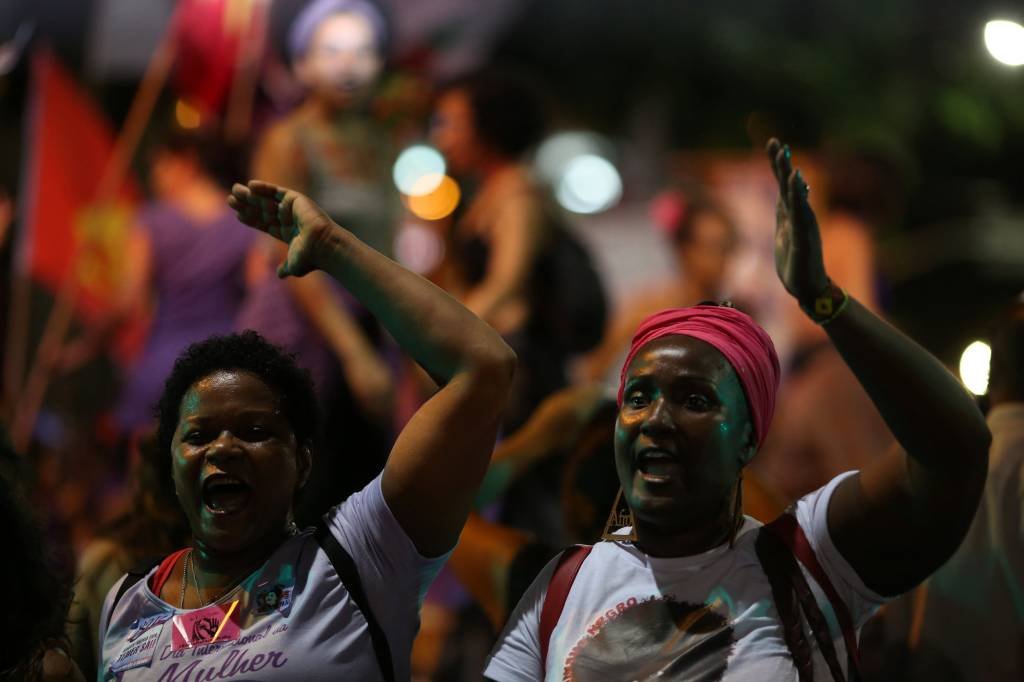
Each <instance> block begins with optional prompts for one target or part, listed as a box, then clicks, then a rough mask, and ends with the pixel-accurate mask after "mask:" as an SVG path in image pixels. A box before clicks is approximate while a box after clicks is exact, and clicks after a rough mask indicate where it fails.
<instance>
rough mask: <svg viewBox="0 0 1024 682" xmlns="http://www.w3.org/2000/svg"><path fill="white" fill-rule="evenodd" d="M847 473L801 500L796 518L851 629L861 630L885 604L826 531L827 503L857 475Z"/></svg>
mask: <svg viewBox="0 0 1024 682" xmlns="http://www.w3.org/2000/svg"><path fill="white" fill-rule="evenodd" d="M856 473H857V472H856V471H847V472H846V473H843V474H840V475H838V476H836V477H835V478H833V479H832V480H831V481H829V482H828V484H827V485H825V487H824V488H819V489H818V490H815V491H814V492H812V493H809V494H807V495H805V496H804V497H802V498H800V500H799V501H798V502H797V504H796V519H797V522H798V523H799V524H800V527H801V528H803V530H804V533H805V534H806V535H807V540H808V542H809V543H810V545H811V549H813V550H814V554H815V555H816V556H817V558H818V563H820V564H821V567H822V568H823V569H824V570H825V573H826V574H827V575H828V578H829V580H831V581H832V585H833V586H834V587H835V588H836V592H838V593H839V596H840V597H841V598H842V600H843V601H844V602H846V607H847V608H848V609H849V610H850V616H851V617H852V618H853V623H854V626H855V627H857V628H860V627H861V626H862V625H864V623H865V622H867V620H868V619H869V618H871V616H873V615H874V613H875V612H876V611H877V610H878V607H880V606H881V605H882V604H884V603H885V602H886V601H888V600H887V599H886V598H885V597H883V596H882V595H880V594H878V593H877V592H875V591H874V590H872V589H871V588H869V587H868V586H867V585H865V584H864V581H863V580H861V578H860V576H859V575H857V572H856V571H854V570H853V567H852V566H850V564H849V562H847V561H846V558H845V557H843V555H842V554H840V553H839V550H838V549H836V546H835V544H833V542H832V535H831V534H830V533H829V530H828V504H829V501H830V500H831V499H832V493H834V492H835V489H836V488H837V487H838V486H839V484H840V483H841V482H842V481H843V480H844V479H846V478H848V477H850V476H853V475H854V474H856Z"/></svg>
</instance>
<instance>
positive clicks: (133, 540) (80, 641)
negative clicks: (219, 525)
mask: <svg viewBox="0 0 1024 682" xmlns="http://www.w3.org/2000/svg"><path fill="white" fill-rule="evenodd" d="M135 454H136V456H135V457H134V467H135V469H134V472H133V475H132V476H131V479H132V498H131V503H130V506H129V508H128V510H127V511H126V512H125V513H124V514H122V515H121V516H119V517H118V518H117V519H115V520H113V521H112V522H110V523H109V524H107V525H106V526H105V527H102V528H100V529H99V530H98V532H97V534H96V537H95V538H94V539H93V540H92V542H90V543H89V544H88V545H87V546H86V547H85V549H84V550H83V551H82V552H81V554H80V556H79V558H78V568H77V571H76V572H77V578H76V580H75V595H74V601H73V602H72V604H71V611H70V615H69V618H68V621H69V626H68V635H69V637H70V639H71V646H72V656H73V658H74V659H75V661H76V663H77V664H78V667H79V668H81V670H82V671H83V672H84V673H85V675H86V676H87V677H88V678H90V679H95V678H96V673H97V665H96V651H97V649H98V643H97V641H96V633H97V632H99V626H100V614H101V613H102V611H103V601H104V599H105V598H106V596H107V592H108V591H109V590H110V588H111V587H113V585H114V584H115V583H116V582H117V581H118V580H119V579H120V578H121V576H123V575H124V574H125V573H127V572H128V571H129V570H130V569H133V568H136V567H138V566H141V565H143V564H144V563H145V562H146V561H147V560H152V559H154V558H158V557H163V556H166V555H168V554H170V553H171V552H173V551H174V550H176V549H177V548H179V547H181V546H183V545H185V544H187V543H188V540H189V528H188V520H187V519H186V518H185V515H184V514H183V513H182V511H181V506H180V505H179V504H178V499H177V497H176V496H175V492H174V482H173V480H172V478H171V460H170V458H169V457H167V455H166V453H165V452H163V451H161V450H160V448H158V447H157V442H156V433H155V432H149V433H147V434H144V435H142V436H141V437H140V438H138V439H137V441H136V444H135Z"/></svg>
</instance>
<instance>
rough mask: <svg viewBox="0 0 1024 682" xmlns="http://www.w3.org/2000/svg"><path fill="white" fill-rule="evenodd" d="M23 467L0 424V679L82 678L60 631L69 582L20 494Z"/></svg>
mask: <svg viewBox="0 0 1024 682" xmlns="http://www.w3.org/2000/svg"><path fill="white" fill-rule="evenodd" d="M21 467H22V462H21V457H20V456H19V455H18V454H16V453H15V452H14V450H13V448H12V447H11V445H10V442H9V441H8V439H7V433H6V429H2V428H0V521H2V523H3V527H4V531H5V532H4V549H5V552H6V556H5V558H4V560H3V561H2V562H0V580H3V584H4V585H6V586H7V587H8V589H7V590H6V594H5V595H4V609H3V615H2V616H0V624H2V628H0V638H2V639H0V642H2V646H0V680H2V681H3V682H79V681H84V680H85V677H84V676H83V675H82V672H81V671H80V670H79V669H78V667H77V666H76V665H75V663H74V661H73V660H72V658H71V655H70V651H71V646H70V643H69V642H68V639H67V635H66V634H65V632H64V629H65V627H66V625H67V622H68V619H67V616H68V606H69V604H70V602H71V585H70V582H69V581H68V580H67V579H65V578H63V577H62V576H61V574H60V572H59V569H58V568H57V565H56V562H55V561H54V558H53V556H52V552H51V550H50V547H49V543H48V542H47V539H46V537H45V536H44V535H43V533H42V530H41V529H40V527H39V522H38V521H37V520H36V518H35V517H34V515H33V513H32V511H31V508H30V507H29V504H28V500H27V499H26V498H25V496H24V490H23V489H22V484H21V481H20V480H19V476H18V472H19V471H20V469H21Z"/></svg>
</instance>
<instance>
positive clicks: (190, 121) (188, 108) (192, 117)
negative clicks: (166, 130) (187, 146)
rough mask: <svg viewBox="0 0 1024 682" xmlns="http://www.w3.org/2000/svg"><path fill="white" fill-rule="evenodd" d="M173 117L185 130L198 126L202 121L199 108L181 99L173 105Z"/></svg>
mask: <svg viewBox="0 0 1024 682" xmlns="http://www.w3.org/2000/svg"><path fill="white" fill-rule="evenodd" d="M174 118H175V120H177V121H178V125H179V126H181V127H182V128H184V129H185V130H193V129H195V128H198V127H199V124H200V123H202V121H203V117H202V116H201V115H200V113H199V110H198V109H196V108H195V107H193V106H192V105H191V104H189V103H188V102H186V101H185V100H183V99H179V100H178V103H177V104H175V105H174Z"/></svg>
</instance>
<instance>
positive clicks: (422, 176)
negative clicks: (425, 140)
mask: <svg viewBox="0 0 1024 682" xmlns="http://www.w3.org/2000/svg"><path fill="white" fill-rule="evenodd" d="M444 171H445V163H444V157H442V156H441V154H440V152H438V151H437V150H436V149H434V148H433V147H429V146H427V145H425V144H417V145H413V146H411V147H409V148H408V149H405V150H404V151H403V152H402V153H401V154H399V155H398V159H396V160H395V166H394V168H393V169H392V172H391V175H392V177H393V178H394V179H395V186H396V187H398V191H400V192H401V193H402V194H407V195H409V196H415V195H424V194H430V193H431V192H433V191H434V190H435V189H437V187H438V186H439V185H440V184H441V180H442V179H443V178H444Z"/></svg>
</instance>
